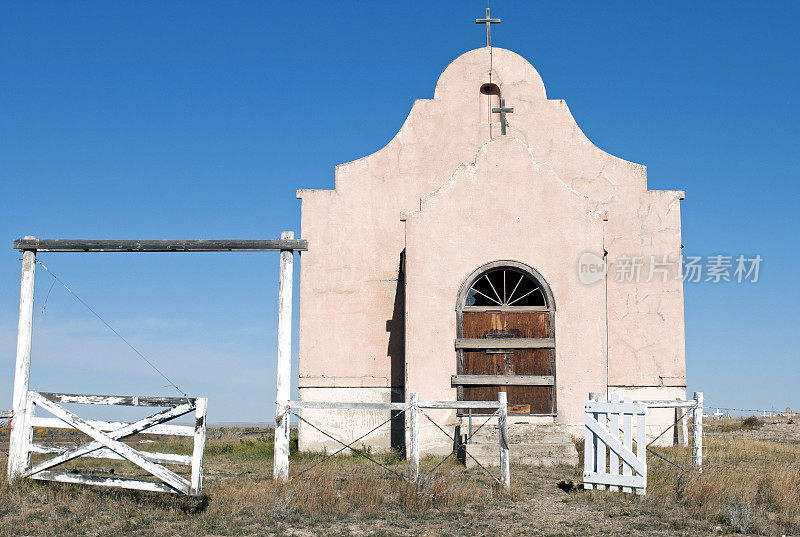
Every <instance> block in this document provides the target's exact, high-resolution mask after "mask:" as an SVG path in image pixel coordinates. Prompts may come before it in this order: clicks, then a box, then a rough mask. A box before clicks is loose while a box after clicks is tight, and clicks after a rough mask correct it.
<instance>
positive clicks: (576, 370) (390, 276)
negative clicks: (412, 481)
mask: <svg viewBox="0 0 800 537" xmlns="http://www.w3.org/2000/svg"><path fill="white" fill-rule="evenodd" d="M297 196H298V198H300V199H302V236H303V237H304V238H305V239H308V241H309V244H311V245H312V246H313V247H312V248H310V249H309V251H308V252H307V253H304V254H303V257H302V261H301V269H300V335H299V356H300V378H299V390H300V399H301V400H315V401H404V400H406V399H407V398H408V396H409V394H410V393H411V392H418V393H419V397H420V399H422V400H489V399H491V400H496V399H497V394H498V392H499V391H505V392H506V393H507V397H508V401H509V423H510V428H511V434H512V435H513V434H514V428H517V429H518V430H519V431H528V432H530V431H531V430H533V429H535V428H536V427H541V428H545V429H547V430H553V431H562V432H563V433H564V434H568V433H572V434H582V424H583V405H584V403H585V401H586V399H587V396H588V394H589V392H598V393H599V394H600V395H601V396H607V395H610V394H613V393H619V394H620V395H624V396H630V397H632V398H634V399H675V398H681V399H683V398H685V390H686V376H685V356H684V315H683V283H682V280H681V278H680V274H679V272H680V266H679V263H678V260H679V259H680V251H681V221H680V200H681V199H683V192H680V191H665V190H649V189H648V185H647V170H646V168H645V166H643V165H641V164H636V163H633V162H628V161H625V160H622V159H620V158H618V157H615V156H613V155H610V154H608V153H606V152H605V151H603V150H602V149H600V148H598V147H597V146H596V145H595V144H594V143H593V142H592V141H591V140H590V139H589V138H588V137H587V136H586V134H584V132H583V131H581V129H580V127H579V126H578V124H577V123H576V121H575V119H574V118H573V117H572V114H571V113H570V110H569V108H568V107H567V103H566V102H565V101H564V100H563V99H560V98H548V96H547V93H546V91H545V85H544V82H543V81H542V79H541V77H540V76H539V74H538V73H537V71H536V70H535V69H534V67H533V66H532V65H531V64H530V63H529V62H528V61H527V60H526V59H524V58H522V57H521V56H519V55H517V54H515V53H514V52H511V51H509V50H505V49H501V48H497V47H488V46H487V47H484V48H480V49H476V50H472V51H470V52H467V53H465V54H463V55H461V56H459V57H458V58H456V59H455V60H454V61H453V62H452V63H450V65H448V66H447V67H446V68H445V70H444V72H443V73H442V74H441V76H440V77H439V80H438V82H437V83H436V87H435V89H434V91H433V98H428V99H419V100H417V101H416V102H415V103H414V105H413V107H412V109H411V111H410V113H409V115H408V118H407V119H406V120H405V123H404V124H403V125H402V127H401V128H400V131H399V132H398V133H397V135H396V136H395V137H394V138H393V139H392V140H391V141H390V142H389V143H388V144H387V145H386V146H385V147H383V148H382V149H381V150H379V151H377V152H376V153H374V154H372V155H368V156H365V157H363V158H361V159H359V160H356V161H353V162H349V163H346V164H341V165H339V166H337V167H336V173H335V184H334V185H333V188H332V189H330V190H299V191H298V192H297ZM604 257H605V258H606V259H607V261H608V270H607V272H606V273H605V274H603V272H602V260H603V258H604ZM631 259H634V260H639V261H642V262H643V263H642V267H641V270H638V269H637V271H636V272H637V273H635V274H634V273H631V272H628V273H626V274H625V275H624V276H623V277H618V275H619V271H618V270H617V267H618V266H619V263H621V262H622V260H631ZM651 262H657V264H658V271H657V272H656V273H655V274H653V271H652V268H651V266H650V263H651ZM598 267H600V268H599V269H598ZM670 412H671V411H667V412H666V413H665V414H663V415H658V414H657V413H656V414H655V416H654V419H652V420H651V418H650V416H648V419H649V420H651V421H650V423H649V425H651V426H652V427H653V428H654V430H656V429H657V430H662V429H663V428H662V429H659V425H660V424H664V423H667V422H670V421H671V420H672V419H673V415H672V414H671V413H670ZM304 413H305V417H306V418H307V419H310V420H312V421H314V422H316V423H320V424H324V425H325V427H326V429H327V430H329V431H334V432H336V433H337V434H339V435H340V437H341V438H342V439H347V438H356V437H357V436H360V435H361V434H363V433H364V432H366V431H368V430H369V429H370V428H371V427H373V426H374V425H377V424H378V423H380V422H381V421H383V420H385V419H387V417H388V415H389V414H388V412H383V411H371V412H350V411H317V410H306V411H304ZM478 414H479V413H478ZM474 417H477V416H474ZM437 419H439V420H440V423H446V424H447V426H448V427H450V430H451V431H452V430H454V427H455V426H456V425H457V424H461V430H462V432H463V431H464V429H465V420H466V419H467V418H466V416H462V415H458V414H457V413H456V412H455V411H447V412H442V413H440V414H438V415H437ZM548 428H549V429H548ZM399 430H400V433H399V435H400V436H398V434H393V433H392V431H391V428H388V427H387V428H384V429H382V430H380V431H378V432H376V433H375V434H373V435H371V436H370V437H369V438H368V439H367V440H365V441H364V443H366V444H371V445H372V446H373V448H374V449H387V448H389V447H390V446H391V445H392V444H397V443H398V442H400V443H402V438H401V436H402V428H400V429H399ZM421 445H422V449H423V452H425V451H436V450H439V451H442V450H445V451H447V450H449V449H450V446H448V445H447V439H446V438H445V437H444V436H443V435H441V433H440V432H438V431H436V430H433V429H432V428H423V430H422V442H421ZM324 446H327V447H328V448H330V447H332V444H326V442H325V438H324V437H321V436H319V434H318V433H317V432H316V431H314V430H312V429H310V428H309V427H307V426H305V427H304V424H302V423H301V426H300V447H301V449H322V448H323V447H324ZM512 456H513V448H512Z"/></svg>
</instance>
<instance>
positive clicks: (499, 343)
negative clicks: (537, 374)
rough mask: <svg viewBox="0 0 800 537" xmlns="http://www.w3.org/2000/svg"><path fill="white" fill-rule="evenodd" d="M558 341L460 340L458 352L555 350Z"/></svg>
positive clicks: (457, 347)
mask: <svg viewBox="0 0 800 537" xmlns="http://www.w3.org/2000/svg"><path fill="white" fill-rule="evenodd" d="M555 346H556V340H555V339H554V338H551V337H534V338H524V337H497V338H458V339H456V350H459V349H462V350H482V349H554V348H555Z"/></svg>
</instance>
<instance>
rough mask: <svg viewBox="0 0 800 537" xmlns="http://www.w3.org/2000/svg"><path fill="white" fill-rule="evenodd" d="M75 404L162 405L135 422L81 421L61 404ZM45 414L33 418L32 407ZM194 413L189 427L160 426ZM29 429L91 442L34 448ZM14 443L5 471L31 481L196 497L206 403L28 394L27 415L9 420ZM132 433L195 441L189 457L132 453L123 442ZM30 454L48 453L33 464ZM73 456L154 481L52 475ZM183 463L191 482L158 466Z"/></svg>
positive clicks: (200, 484)
mask: <svg viewBox="0 0 800 537" xmlns="http://www.w3.org/2000/svg"><path fill="white" fill-rule="evenodd" d="M65 403H77V404H84V405H120V406H141V407H167V409H166V410H163V411H161V412H157V413H155V414H153V415H152V416H148V417H147V418H144V419H141V420H139V421H136V422H134V423H125V422H109V421H97V420H91V421H90V420H84V419H82V418H80V417H78V416H77V415H75V414H74V413H73V412H71V411H69V410H67V409H66V408H64V407H63V406H62V405H63V404H65ZM37 407H40V408H42V409H43V410H46V411H47V412H49V413H50V414H52V415H53V416H55V417H54V418H47V417H39V416H36V415H35V411H36V408H37ZM190 413H192V414H194V417H195V424H194V425H177V424H166V423H165V422H167V421H170V420H172V419H175V418H178V417H180V416H184V415H186V414H190ZM34 427H50V428H68V429H77V430H79V431H80V432H82V433H84V434H86V435H87V436H89V437H90V438H91V439H92V440H91V441H90V442H87V443H85V444H82V445H80V446H76V447H67V446H64V445H59V444H35V443H33V442H32V439H33V438H32V437H33V429H34ZM13 433H17V435H18V440H17V442H15V443H14V444H13V445H12V450H11V452H10V455H11V456H10V457H9V467H10V470H11V471H12V472H13V474H12V475H22V476H23V477H28V478H31V479H40V480H44V481H60V482H62V483H83V484H85V485H100V486H107V487H120V488H129V489H137V490H148V491H155V492H173V493H176V492H177V493H180V494H190V495H198V494H200V493H201V491H202V487H203V451H204V447H205V438H206V399H204V398H202V397H196V398H182V397H140V396H118V395H77V394H68V393H45V392H34V391H29V392H28V397H27V404H26V411H25V413H24V415H23V416H18V417H17V419H15V420H14V430H13V432H12V434H13ZM137 433H144V434H157V435H174V436H188V437H191V438H193V439H194V447H193V452H192V455H181V454H176V453H155V452H148V451H137V450H135V449H133V448H132V447H131V446H129V445H128V444H125V443H123V442H122V440H123V439H124V438H126V437H129V436H131V435H134V434H137ZM31 453H44V454H48V455H53V456H52V457H50V458H47V459H44V460H42V461H40V462H38V463H36V464H34V465H32V466H31V464H30V455H31ZM78 457H93V458H100V459H117V460H123V459H124V460H127V461H130V462H132V463H133V464H135V465H136V466H138V467H140V468H142V469H143V470H145V471H147V472H148V473H150V474H152V475H153V476H155V477H156V478H158V481H144V480H137V479H125V478H120V477H111V476H108V477H106V476H98V475H87V474H77V473H73V472H56V471H53V470H52V468H53V467H55V466H58V465H60V464H62V463H64V462H67V461H69V460H72V459H76V458H78ZM165 464H169V465H183V466H190V467H191V476H190V479H186V478H185V477H183V476H180V475H178V474H176V473H175V472H173V471H172V470H170V469H169V468H167V467H165V466H163V465H165Z"/></svg>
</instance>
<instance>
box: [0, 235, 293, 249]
mask: <svg viewBox="0 0 800 537" xmlns="http://www.w3.org/2000/svg"><path fill="white" fill-rule="evenodd" d="M13 247H14V249H15V250H19V251H21V252H22V251H26V250H27V251H33V252H280V251H286V250H289V251H299V252H303V251H306V250H308V241H306V240H304V239H258V240H249V239H190V240H174V239H167V240H161V239H152V240H150V239H146V240H120V239H27V238H26V239H15V240H14V243H13Z"/></svg>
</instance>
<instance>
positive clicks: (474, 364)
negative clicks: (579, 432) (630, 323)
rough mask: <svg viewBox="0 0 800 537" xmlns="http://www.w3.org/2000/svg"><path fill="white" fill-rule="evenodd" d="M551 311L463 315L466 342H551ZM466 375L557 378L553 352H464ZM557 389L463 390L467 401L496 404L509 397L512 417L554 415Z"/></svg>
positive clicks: (483, 387)
mask: <svg viewBox="0 0 800 537" xmlns="http://www.w3.org/2000/svg"><path fill="white" fill-rule="evenodd" d="M550 317H551V312H549V311H507V310H503V309H498V310H496V311H492V310H487V311H467V310H466V309H465V310H464V311H463V313H462V323H463V324H462V337H463V338H478V339H490V338H549V337H551V334H552V333H551V330H550ZM462 352H463V355H462V360H463V362H462V367H461V369H462V374H464V375H542V376H553V375H554V371H553V360H552V350H551V349H546V348H543V349H501V348H498V349H481V350H464V351H462ZM554 389H555V386H525V385H513V386H497V385H490V384H486V385H471V386H464V387H463V396H462V398H463V399H464V400H467V401H496V400H497V394H498V392H500V391H504V392H506V393H507V394H508V404H509V407H508V411H509V414H550V413H552V412H553V410H554V409H553V390H554Z"/></svg>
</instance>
